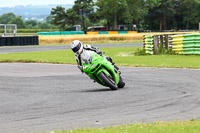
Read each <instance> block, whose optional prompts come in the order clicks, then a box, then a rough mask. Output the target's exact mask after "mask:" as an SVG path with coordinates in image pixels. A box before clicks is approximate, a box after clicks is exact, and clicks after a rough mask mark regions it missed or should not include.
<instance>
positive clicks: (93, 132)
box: [49, 120, 200, 133]
mask: <svg viewBox="0 0 200 133" xmlns="http://www.w3.org/2000/svg"><path fill="white" fill-rule="evenodd" d="M199 132H200V121H199V120H190V121H173V122H155V123H150V124H130V125H121V126H115V127H107V128H91V129H75V130H69V131H51V132H49V133H199Z"/></svg>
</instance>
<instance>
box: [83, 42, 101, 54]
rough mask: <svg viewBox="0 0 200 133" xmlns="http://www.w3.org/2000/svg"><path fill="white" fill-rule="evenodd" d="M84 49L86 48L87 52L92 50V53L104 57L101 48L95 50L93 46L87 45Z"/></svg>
mask: <svg viewBox="0 0 200 133" xmlns="http://www.w3.org/2000/svg"><path fill="white" fill-rule="evenodd" d="M83 48H84V49H85V50H91V51H94V52H96V53H97V54H99V55H102V52H101V50H100V49H99V48H95V47H93V46H91V45H89V44H85V45H84V46H83Z"/></svg>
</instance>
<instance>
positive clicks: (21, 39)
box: [0, 36, 39, 46]
mask: <svg viewBox="0 0 200 133" xmlns="http://www.w3.org/2000/svg"><path fill="white" fill-rule="evenodd" d="M25 45H39V39H38V36H16V37H0V46H25Z"/></svg>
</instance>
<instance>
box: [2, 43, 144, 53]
mask: <svg viewBox="0 0 200 133" xmlns="http://www.w3.org/2000/svg"><path fill="white" fill-rule="evenodd" d="M92 46H95V47H99V48H100V47H142V46H143V44H142V43H124V44H93V45H92ZM69 48H70V46H69V45H52V46H17V47H0V54H7V53H18V52H35V51H49V50H64V49H69Z"/></svg>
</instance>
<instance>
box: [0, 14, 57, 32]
mask: <svg viewBox="0 0 200 133" xmlns="http://www.w3.org/2000/svg"><path fill="white" fill-rule="evenodd" d="M0 24H17V28H19V29H59V26H56V25H53V24H51V16H48V17H47V18H46V22H37V21H35V20H27V21H24V20H23V19H22V17H21V16H16V15H15V14H14V13H6V14H3V15H1V16H0Z"/></svg>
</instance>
